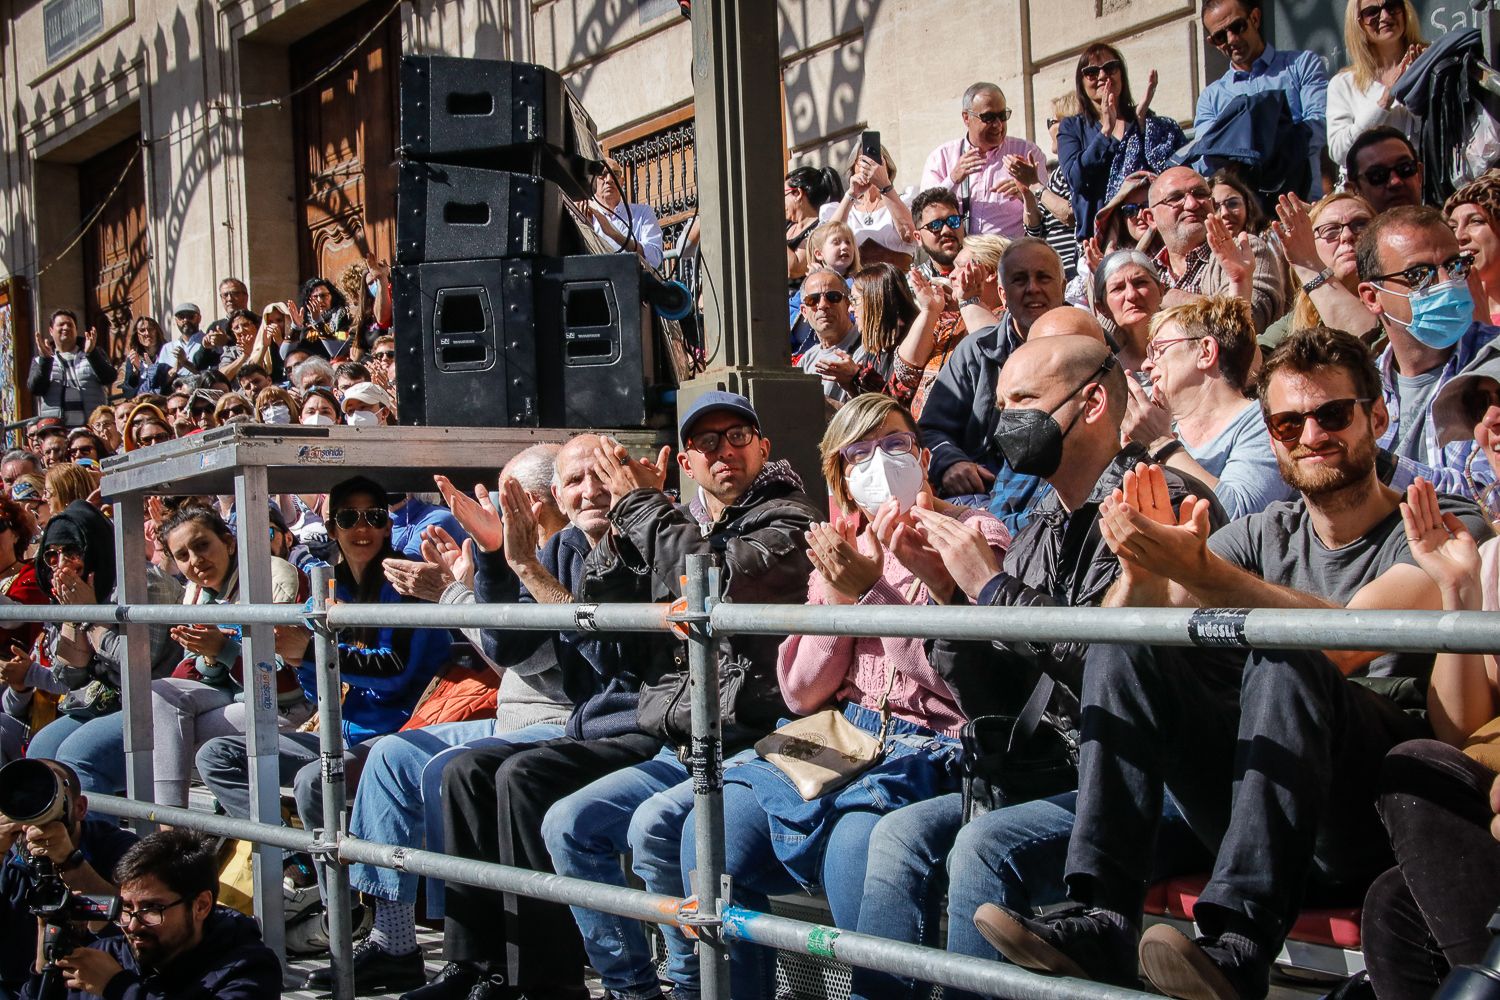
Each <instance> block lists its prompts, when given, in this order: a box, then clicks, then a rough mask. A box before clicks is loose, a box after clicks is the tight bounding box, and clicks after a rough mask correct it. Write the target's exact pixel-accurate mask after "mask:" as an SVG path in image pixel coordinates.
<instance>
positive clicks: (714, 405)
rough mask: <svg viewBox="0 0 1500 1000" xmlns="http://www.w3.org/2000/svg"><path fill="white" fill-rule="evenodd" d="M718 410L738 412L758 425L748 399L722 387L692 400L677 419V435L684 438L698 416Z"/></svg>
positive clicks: (758, 418) (758, 420)
mask: <svg viewBox="0 0 1500 1000" xmlns="http://www.w3.org/2000/svg"><path fill="white" fill-rule="evenodd" d="M720 411H728V412H729V413H738V414H739V415H740V416H742V417H744V418H745V419H746V420H748V421H750V423H752V424H754V425H755V426H756V428H759V427H760V416H759V414H757V413H756V412H755V407H753V406H751V405H750V400H748V399H746V398H745V397H744V396H741V395H740V394H739V393H737V392H725V391H724V390H723V389H714V390H713V391H712V392H705V393H704V394H703V395H701V396H699V397H698V398H697V399H695V400H693V405H692V406H689V407H688V408H687V409H686V410H685V411H683V413H682V415H681V417H679V418H678V420H677V434H678V436H679V437H682V438H684V439H686V438H687V432H688V429H689V428H690V427H692V426H693V424H694V423H695V422H696V421H697V420H698V418H699V417H702V416H706V415H707V414H710V413H718V412H720Z"/></svg>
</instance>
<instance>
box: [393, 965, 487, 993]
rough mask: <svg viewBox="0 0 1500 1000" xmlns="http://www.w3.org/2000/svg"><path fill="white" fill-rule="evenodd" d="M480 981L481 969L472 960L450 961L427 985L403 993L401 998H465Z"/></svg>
mask: <svg viewBox="0 0 1500 1000" xmlns="http://www.w3.org/2000/svg"><path fill="white" fill-rule="evenodd" d="M478 981H479V969H478V968H477V967H476V966H475V965H473V964H472V963H470V962H449V963H448V964H447V965H445V966H443V967H442V969H441V970H439V972H438V974H437V975H435V976H433V977H432V979H431V980H430V981H429V982H428V983H427V985H425V986H418V987H417V988H416V989H414V990H411V991H410V992H407V993H403V994H401V1000H464V998H465V997H467V996H468V995H469V990H470V989H472V988H473V986H474V984H475V983H476V982H478Z"/></svg>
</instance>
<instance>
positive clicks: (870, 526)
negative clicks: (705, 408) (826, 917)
mask: <svg viewBox="0 0 1500 1000" xmlns="http://www.w3.org/2000/svg"><path fill="white" fill-rule="evenodd" d="M820 451H821V453H822V464H823V474H824V476H825V478H826V479H827V483H828V490H829V493H830V494H831V495H832V498H833V505H834V507H835V508H836V510H837V513H836V515H835V519H836V523H833V524H820V525H814V526H813V528H812V530H810V531H809V532H808V533H807V537H808V545H809V548H808V555H809V556H810V558H811V559H812V563H813V566H814V572H813V575H812V577H811V579H810V580H809V581H808V595H807V599H808V603H809V604H814V605H817V604H843V605H862V606H865V607H879V606H882V605H888V606H898V607H899V606H911V605H922V604H926V603H927V602H928V600H929V598H931V599H932V600H935V601H937V602H938V603H944V602H946V601H947V599H948V598H949V596H950V595H951V594H952V593H953V581H952V579H951V578H950V577H949V576H948V574H947V570H946V569H945V568H944V567H943V565H942V563H941V561H940V560H938V559H936V558H935V553H934V552H933V551H932V550H931V549H930V548H928V547H927V546H926V545H925V543H924V542H922V541H921V539H920V538H919V537H918V534H917V533H916V531H915V530H914V528H913V525H912V520H911V515H910V514H909V513H908V512H909V511H910V510H911V508H912V507H913V506H914V505H916V504H919V503H920V504H922V505H923V506H925V507H927V508H929V509H934V510H939V511H941V512H943V513H945V514H948V515H949V516H952V517H955V518H958V519H959V520H962V521H965V522H971V523H973V524H974V525H977V526H978V527H979V528H980V529H981V530H982V531H983V532H984V534H985V537H986V539H987V540H988V541H989V543H990V546H991V548H992V549H993V550H994V552H995V557H996V558H997V559H999V558H1001V557H1002V555H1003V553H1004V550H1005V548H1006V546H1007V545H1008V544H1009V542H1010V536H1009V534H1008V533H1007V532H1006V530H1005V528H1004V526H1003V525H1001V523H1000V522H999V521H998V520H996V519H995V518H994V517H993V516H991V515H990V514H989V513H988V512H986V511H983V510H979V509H976V508H969V507H955V506H952V505H950V504H948V503H945V502H943V501H941V500H938V499H936V498H935V497H934V496H933V495H932V492H931V487H930V486H929V485H928V483H927V463H928V461H929V457H930V456H929V454H928V452H927V450H926V449H925V448H923V447H922V445H921V438H920V436H919V431H918V429H917V425H916V421H914V420H913V419H912V417H911V415H910V414H909V413H907V412H906V411H905V410H904V409H902V407H901V406H900V405H899V404H898V403H897V402H896V401H895V400H893V399H891V398H890V397H888V396H881V395H865V396H860V397H858V398H857V399H855V400H853V401H852V402H850V403H848V404H846V405H845V406H844V407H843V408H841V409H840V410H839V411H838V413H837V414H835V415H834V417H833V420H832V421H831V422H830V423H829V425H828V430H827V432H826V433H825V434H824V436H823V441H822V444H821V446H820ZM861 519H862V520H863V524H864V527H863V528H862V529H861V528H857V527H856V526H855V525H856V522H857V521H858V520H861ZM776 669H777V676H778V678H779V680H780V684H781V693H782V696H783V697H784V698H785V699H786V703H787V706H788V707H789V708H790V709H791V710H792V712H794V713H796V714H799V715H803V714H811V713H815V712H818V711H820V710H822V709H826V708H833V709H836V710H837V711H838V712H839V713H840V715H841V716H842V718H843V720H845V721H847V723H848V724H850V725H851V726H852V727H854V728H856V729H858V730H859V731H860V732H862V733H864V734H865V735H867V736H869V737H871V738H873V739H877V740H879V741H880V742H881V745H882V747H883V749H884V754H883V755H882V756H881V757H880V759H879V760H878V762H877V763H875V764H874V765H873V766H871V767H869V768H867V769H865V770H864V771H862V772H861V773H860V774H859V775H858V776H857V777H855V778H853V780H851V781H849V782H848V783H846V784H844V785H842V786H840V787H835V788H832V789H830V790H827V791H825V792H823V794H821V795H817V796H816V797H814V798H812V799H810V800H806V799H804V798H803V797H802V795H801V794H799V793H798V791H797V790H796V789H795V788H794V786H793V785H792V783H791V782H790V781H789V780H788V778H787V776H786V775H785V774H784V773H783V772H782V771H781V770H779V769H778V768H777V766H776V765H775V764H773V763H772V762H770V761H769V760H767V759H766V758H765V757H763V756H755V757H752V758H750V759H749V760H747V761H745V762H744V763H741V764H739V765H738V766H736V767H733V768H730V769H728V770H727V771H726V772H725V774H724V827H725V833H726V850H727V855H726V858H725V870H726V871H727V872H728V873H729V874H730V875H731V876H732V877H733V878H734V880H735V886H736V889H735V891H736V894H737V896H738V898H739V900H740V902H741V904H743V905H745V906H749V907H750V908H752V909H759V908H762V907H763V906H764V905H765V904H766V897H767V896H770V895H777V894H783V893H790V892H796V891H799V890H803V889H805V890H816V889H818V888H820V887H821V888H822V889H823V890H824V891H825V892H827V894H828V901H829V905H830V906H831V907H832V909H833V918H834V922H835V923H836V924H837V925H838V926H839V927H843V928H851V929H852V928H854V927H855V926H856V924H857V923H858V921H859V918H860V898H861V896H862V894H863V887H864V881H865V864H864V862H865V856H866V845H867V844H868V842H869V836H870V830H871V829H872V828H873V827H874V825H875V823H876V821H877V820H879V818H880V817H881V816H882V815H883V814H885V813H887V812H890V811H892V810H894V809H898V808H900V807H901V806H903V805H907V804H909V803H912V802H917V801H921V800H924V799H929V798H932V797H934V796H937V795H941V794H944V793H946V792H950V791H956V790H957V789H958V782H959V770H958V763H959V752H960V750H959V742H958V734H959V730H960V729H961V727H962V726H963V724H964V722H965V721H966V720H965V717H964V713H963V710H962V709H961V708H960V707H959V705H958V703H957V701H956V700H955V698H954V695H953V692H952V691H951V690H950V688H949V686H948V684H947V682H946V681H945V680H944V679H943V678H942V677H940V676H939V675H938V674H937V672H936V671H934V670H933V668H932V666H931V664H929V663H928V661H927V655H926V653H925V652H924V650H923V645H922V643H921V641H919V640H914V639H889V638H886V639H881V638H860V639H855V638H848V637H832V636H826V637H825V636H792V637H790V638H789V639H787V640H786V641H785V642H783V643H782V645H781V649H780V653H779V656H778V662H777V668H776ZM691 844H692V835H691V833H690V831H687V830H685V831H684V837H683V845H684V851H685V852H686V851H687V850H688V849H690V846H691ZM689 867H690V865H689V864H688V863H687V861H686V860H685V862H684V868H689ZM731 954H732V956H733V962H734V964H733V972H732V975H733V981H734V989H733V992H734V995H735V997H737V998H745V1000H754V998H760V997H765V998H770V997H773V996H774V995H775V990H774V985H775V966H776V962H775V954H774V953H773V952H769V951H767V950H766V949H763V948H760V947H758V946H747V945H738V944H737V945H733V946H732V947H731Z"/></svg>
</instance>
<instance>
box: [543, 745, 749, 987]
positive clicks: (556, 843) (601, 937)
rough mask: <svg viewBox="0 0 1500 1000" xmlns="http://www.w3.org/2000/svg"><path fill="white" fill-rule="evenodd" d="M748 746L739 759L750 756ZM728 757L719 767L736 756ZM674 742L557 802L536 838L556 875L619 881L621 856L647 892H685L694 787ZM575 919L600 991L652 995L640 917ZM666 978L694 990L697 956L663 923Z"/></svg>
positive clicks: (579, 912) (588, 913) (583, 913)
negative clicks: (684, 851)
mask: <svg viewBox="0 0 1500 1000" xmlns="http://www.w3.org/2000/svg"><path fill="white" fill-rule="evenodd" d="M752 753H753V751H746V753H745V754H743V755H741V758H743V759H748V757H749V756H750V755H751V754H752ZM741 758H730V760H729V761H726V762H725V766H726V767H727V766H730V765H731V764H732V763H733V762H734V761H735V760H736V759H741ZM688 777H689V775H688V771H687V768H686V767H685V766H684V765H683V763H682V761H681V760H679V759H678V757H677V751H676V749H675V748H673V747H663V748H662V750H661V752H660V753H658V754H657V755H656V756H655V757H653V758H652V759H651V760H648V761H646V762H644V763H641V764H637V765H635V766H634V767H627V768H625V769H623V770H620V771H616V772H615V773H614V774H611V775H608V776H606V777H603V778H600V779H599V780H598V781H596V782H594V783H593V784H591V785H589V786H587V787H585V788H583V789H580V790H579V791H577V792H574V793H573V794H572V795H569V796H567V797H566V798H563V799H559V800H558V801H557V802H556V803H555V804H554V805H553V806H552V808H550V809H548V810H547V815H546V817H545V818H544V819H543V820H542V837H543V838H544V839H545V840H546V842H547V853H548V854H549V855H551V857H552V866H553V868H554V869H556V871H557V873H558V874H559V875H570V876H572V877H574V878H583V879H588V880H590V881H593V882H607V883H609V884H611V885H621V886H623V885H624V884H625V873H624V871H623V870H622V869H621V867H620V855H621V854H622V853H625V852H626V851H629V852H630V856H631V867H632V868H633V869H634V870H635V873H636V874H637V875H639V876H640V878H641V880H642V881H644V882H645V883H646V887H647V888H648V889H650V890H651V891H652V892H658V893H661V894H663V895H666V896H684V895H686V892H685V890H684V883H683V881H682V866H681V839H682V825H683V821H684V820H685V819H686V818H687V814H688V813H689V812H691V811H692V808H693V785H692V782H691V781H689V780H688ZM572 909H573V919H574V920H575V921H576V922H577V923H578V929H579V931H581V932H582V934H583V943H584V948H585V949H586V950H587V951H588V956H589V964H590V965H592V966H593V967H594V970H595V971H596V972H598V973H599V978H600V979H601V980H602V981H603V983H604V987H605V989H608V990H614V991H615V992H617V993H619V994H621V995H622V996H625V997H628V998H636V997H642V998H644V997H654V996H656V995H657V994H658V992H659V990H658V987H657V979H656V970H655V969H654V968H653V967H652V964H651V952H650V949H649V946H648V945H647V942H646V934H645V931H644V929H643V928H642V927H641V925H640V922H639V921H636V920H631V919H629V918H627V917H620V916H616V915H615V914H612V913H600V912H598V911H597V910H586V909H583V908H582V907H578V906H575V907H573V908H572ZM662 933H663V935H664V936H665V937H666V941H667V978H669V979H671V980H672V983H673V984H674V986H675V988H676V996H678V997H683V998H687V997H694V996H697V994H698V959H697V957H696V955H695V954H694V952H693V944H692V942H691V941H689V940H688V939H687V938H686V937H685V936H684V935H683V933H682V931H680V930H678V929H677V928H676V927H671V926H663V927H662Z"/></svg>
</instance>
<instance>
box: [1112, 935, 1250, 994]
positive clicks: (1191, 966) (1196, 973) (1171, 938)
mask: <svg viewBox="0 0 1500 1000" xmlns="http://www.w3.org/2000/svg"><path fill="white" fill-rule="evenodd" d="M1241 940H1244V939H1241ZM1251 951H1252V949H1250V948H1248V947H1246V948H1240V947H1237V946H1236V945H1235V944H1233V943H1232V942H1231V941H1230V940H1226V938H1209V937H1200V938H1198V939H1196V940H1191V939H1189V938H1188V936H1187V935H1186V934H1183V933H1182V932H1181V931H1179V930H1178V929H1177V928H1175V927H1172V926H1171V925H1169V924H1155V925H1153V926H1151V927H1149V928H1147V929H1146V933H1145V934H1143V935H1141V948H1140V954H1141V969H1142V971H1144V972H1145V973H1146V978H1147V979H1149V980H1150V981H1151V985H1152V986H1155V987H1156V988H1157V989H1158V990H1160V991H1161V992H1162V993H1164V994H1166V995H1167V996H1169V997H1178V998H1181V1000H1241V998H1243V1000H1258V998H1260V997H1264V996H1265V995H1266V993H1267V992H1269V991H1270V988H1271V963H1270V962H1269V961H1266V960H1265V959H1263V958H1260V957H1257V955H1255V954H1252V953H1251Z"/></svg>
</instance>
